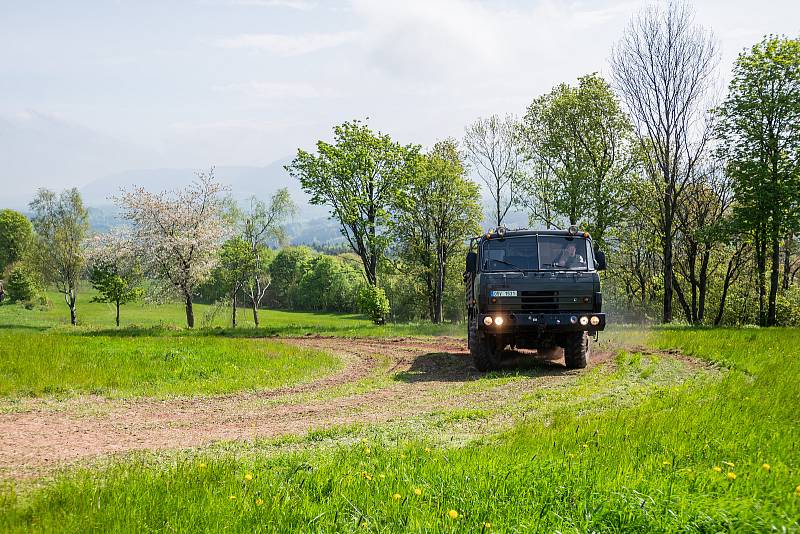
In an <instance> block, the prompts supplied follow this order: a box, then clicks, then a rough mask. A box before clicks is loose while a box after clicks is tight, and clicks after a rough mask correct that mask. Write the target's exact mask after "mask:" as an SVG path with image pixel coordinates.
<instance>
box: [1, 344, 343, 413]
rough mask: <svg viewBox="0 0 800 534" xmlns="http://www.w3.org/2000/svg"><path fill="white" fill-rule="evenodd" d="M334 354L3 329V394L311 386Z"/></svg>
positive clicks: (333, 364)
mask: <svg viewBox="0 0 800 534" xmlns="http://www.w3.org/2000/svg"><path fill="white" fill-rule="evenodd" d="M340 366H341V362H340V361H339V359H338V358H336V357H335V356H332V355H330V354H327V353H325V352H321V351H315V350H307V349H300V348H297V347H292V346H288V345H285V344H282V343H275V342H269V341H265V340H249V339H226V338H211V337H207V338H201V337H130V336H116V337H112V336H105V335H98V336H87V335H71V334H68V333H63V332H58V331H57V332H48V333H31V332H30V331H25V330H0V397H29V396H41V395H56V396H65V395H75V394H81V393H92V394H98V395H105V396H109V397H133V396H158V397H164V396H171V395H211V394H223V393H230V392H234V391H241V390H262V389H271V388H275V387H278V386H283V385H288V384H293V383H297V382H301V381H307V380H310V379H312V378H314V377H317V376H320V375H322V374H326V373H330V372H332V371H334V370H336V369H338V368H339V367H340Z"/></svg>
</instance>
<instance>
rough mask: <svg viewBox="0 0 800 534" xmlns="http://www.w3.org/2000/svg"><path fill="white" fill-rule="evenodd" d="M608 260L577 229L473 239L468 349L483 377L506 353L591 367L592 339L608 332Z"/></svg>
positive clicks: (501, 232) (469, 260)
mask: <svg viewBox="0 0 800 534" xmlns="http://www.w3.org/2000/svg"><path fill="white" fill-rule="evenodd" d="M603 269H605V255H604V254H603V253H602V252H601V251H600V250H597V249H595V248H594V247H593V245H592V239H591V237H590V236H589V234H588V233H586V232H581V231H579V230H578V228H577V227H576V226H570V228H569V229H568V230H527V229H520V230H513V231H512V230H508V229H506V228H497V229H496V230H494V231H490V232H488V233H486V234H485V235H483V236H480V237H475V238H472V239H471V240H470V249H469V252H468V253H467V265H466V272H465V273H464V282H465V285H466V301H467V318H468V322H467V324H468V343H469V349H470V353H471V354H472V357H473V359H474V361H475V366H476V367H477V368H478V370H480V371H489V370H493V369H497V368H498V366H499V365H500V363H501V360H502V358H503V356H504V354H505V351H506V349H507V348H511V349H515V348H520V349H536V350H537V351H538V352H539V353H544V354H548V353H549V354H552V353H553V352H554V351H556V350H557V348H558V347H562V348H563V349H564V361H565V363H566V366H567V367H569V368H571V369H575V368H582V367H586V365H587V362H588V359H589V352H590V349H589V338H590V337H592V336H594V337H595V339H596V338H597V332H599V331H601V330H603V329H604V328H605V326H606V316H605V314H604V313H602V307H603V296H602V293H601V292H600V277H599V275H598V271H600V270H603Z"/></svg>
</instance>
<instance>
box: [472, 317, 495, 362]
mask: <svg viewBox="0 0 800 534" xmlns="http://www.w3.org/2000/svg"><path fill="white" fill-rule="evenodd" d="M469 338H470V345H469V352H470V354H471V355H472V360H473V362H474V363H475V367H476V368H477V369H478V371H481V372H485V371H494V370H496V369H498V368H499V367H500V366H499V358H498V355H497V352H498V351H497V348H496V347H495V343H494V339H487V337H486V336H485V335H484V334H483V333H481V332H478V331H477V325H476V326H474V327H473V326H472V325H470V332H469Z"/></svg>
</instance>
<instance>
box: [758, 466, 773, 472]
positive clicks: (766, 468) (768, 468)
mask: <svg viewBox="0 0 800 534" xmlns="http://www.w3.org/2000/svg"><path fill="white" fill-rule="evenodd" d="M761 469H763V470H764V471H767V472H769V470H770V469H772V468H771V467H770V465H769V464H763V465H762V466H761Z"/></svg>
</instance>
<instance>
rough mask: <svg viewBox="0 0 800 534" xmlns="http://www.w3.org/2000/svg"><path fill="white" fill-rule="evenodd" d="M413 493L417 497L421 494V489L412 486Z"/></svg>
mask: <svg viewBox="0 0 800 534" xmlns="http://www.w3.org/2000/svg"><path fill="white" fill-rule="evenodd" d="M414 495H416V496H417V497H419V496H420V495H422V490H421V489H419V488H414Z"/></svg>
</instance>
